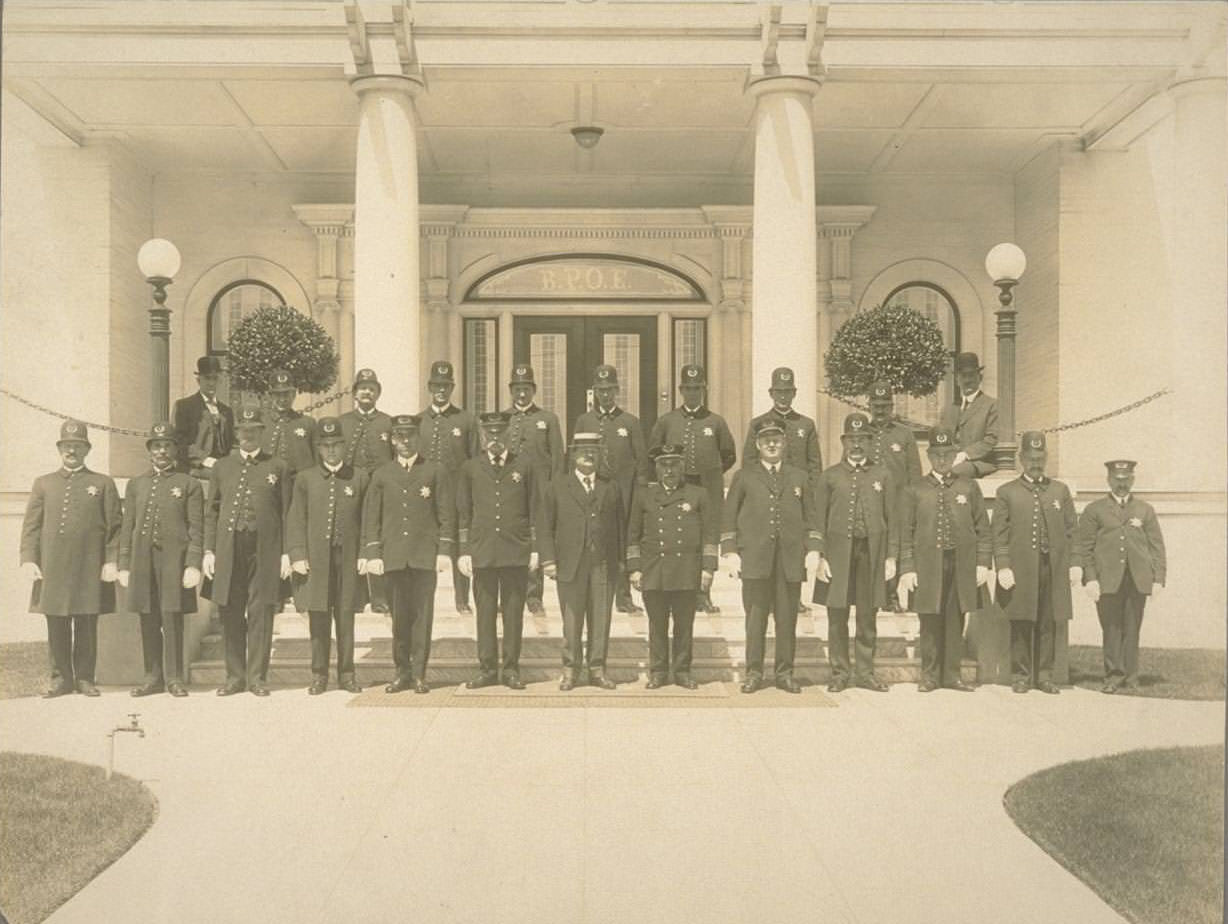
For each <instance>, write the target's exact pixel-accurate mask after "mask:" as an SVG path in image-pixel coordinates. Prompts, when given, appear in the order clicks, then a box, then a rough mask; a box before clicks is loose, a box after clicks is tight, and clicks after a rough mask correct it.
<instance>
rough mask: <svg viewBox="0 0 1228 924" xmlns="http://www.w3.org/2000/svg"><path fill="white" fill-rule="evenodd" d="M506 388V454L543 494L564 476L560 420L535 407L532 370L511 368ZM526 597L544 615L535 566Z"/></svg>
mask: <svg viewBox="0 0 1228 924" xmlns="http://www.w3.org/2000/svg"><path fill="white" fill-rule="evenodd" d="M508 388H509V389H510V390H511V393H512V406H511V408H509V409H508V421H509V423H508V428H507V433H506V434H505V436H504V439H505V440H506V446H507V449H508V452H510V453H511V454H512V456H513V457H517V458H523V459H524V460H525V461H527V462H528V463H529V465H530V466H531V467H532V469H533V474H534V476H535V478H534V482H535V483H536V485H537V489H538V490H539V491H544V490H545V488H546V485H548V484H549V483H550V482H551V481H552V480H553V479H555V478H557V477H559V476H560V475H562V474H563V468H564V466H565V465H566V459H565V451H564V449H563V431H562V430H561V429H560V427H559V419H558V417H557V416H556V415H555V413H554V412H553V411H548V410H546V409H545V408H543V407H538V406H537V404H536V403H534V401H533V396H534V395H535V394H537V382H536V380H535V379H534V377H533V367H532V366H527V365H523V364H517V365H516V366H514V367H513V368H512V377H511V381H509V382H508ZM527 595H528V596H527V604H528V607H529V612H530V613H532V614H533V615H534V616H541V615H544V614H545V610H544V609H543V608H542V576H541V572H540V571H539V570H538V569H537V567H536V565H535V566H533V567H531V568H530V569H529V584H528V589H527Z"/></svg>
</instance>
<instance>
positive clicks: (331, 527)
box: [286, 462, 370, 613]
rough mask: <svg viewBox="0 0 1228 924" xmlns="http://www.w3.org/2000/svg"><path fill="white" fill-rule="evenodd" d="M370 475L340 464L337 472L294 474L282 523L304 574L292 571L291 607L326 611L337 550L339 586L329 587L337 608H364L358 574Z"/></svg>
mask: <svg viewBox="0 0 1228 924" xmlns="http://www.w3.org/2000/svg"><path fill="white" fill-rule="evenodd" d="M369 480H370V476H369V475H368V474H367V473H366V471H365V470H364V469H361V468H357V467H355V466H353V465H350V464H349V463H348V462H343V463H342V464H341V467H340V468H339V469H337V471H336V472H330V471H329V470H328V469H327V468H325V467H324V465H323V464H319V465H314V466H312V467H311V468H308V469H304V470H303V471H301V472H299V473H298V475H296V476H295V478H294V494H293V497H292V499H291V501H290V516H289V518H288V521H287V524H286V550H287V551H288V553H289V555H290V561H291V563H293V562H296V561H306V562H307V564H308V566H309V569H308V571H307V574H306V575H305V576H304V575H299V574H294V575H292V581H293V586H294V605H295V608H296V609H297V610H298V611H299V612H304V611H310V610H320V611H324V610H328V609H330V602H331V601H330V600H329V589H330V588H329V586H328V579H329V574H328V571H329V559H330V557H331V555H332V549H333V547H334V546H340V548H341V567H340V582H339V583H340V586H338V587H334V588H332V591H333V594H332V596H333V600H334V601H335V603H336V606H337V610H338V611H339V612H345V611H348V612H351V613H353V612H356V611H357V610H359V609H360V608H361V607H362V603H361V597H360V592H361V590H360V588H361V587H362V586H363V585H364V584H365V583H366V582H365V581H364V580H363V579H362V575H360V574H359V573H358V558H359V553H360V552H361V551H362V510H363V500H364V499H365V498H366V495H367V482H368V481H369Z"/></svg>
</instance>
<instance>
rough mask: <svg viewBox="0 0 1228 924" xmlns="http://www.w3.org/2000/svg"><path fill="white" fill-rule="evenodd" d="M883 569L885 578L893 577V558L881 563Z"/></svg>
mask: <svg viewBox="0 0 1228 924" xmlns="http://www.w3.org/2000/svg"><path fill="white" fill-rule="evenodd" d="M883 569H884V571H885V573H886V575H887V580H888V581H890V580H891V579H892V578H893V577H895V559H894V558H888V559H887V561H886V562H885V563H884V565H883Z"/></svg>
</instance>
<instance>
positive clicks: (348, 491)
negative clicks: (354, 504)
mask: <svg viewBox="0 0 1228 924" xmlns="http://www.w3.org/2000/svg"><path fill="white" fill-rule="evenodd" d="M345 496H346V497H353V496H354V486H353V485H352V484H347V485H346V486H345Z"/></svg>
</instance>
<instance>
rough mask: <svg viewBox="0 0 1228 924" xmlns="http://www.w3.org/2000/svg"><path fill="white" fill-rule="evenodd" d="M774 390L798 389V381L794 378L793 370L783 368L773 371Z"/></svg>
mask: <svg viewBox="0 0 1228 924" xmlns="http://www.w3.org/2000/svg"><path fill="white" fill-rule="evenodd" d="M771 387H772V388H793V389H796V388H797V379H796V378H794V375H793V370H792V369H790V368H789V367H788V366H781V367H780V368H779V369H773V370H772V386H771Z"/></svg>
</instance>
